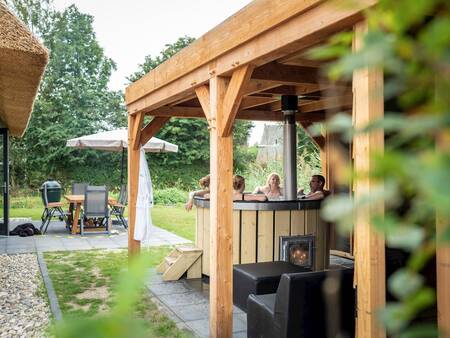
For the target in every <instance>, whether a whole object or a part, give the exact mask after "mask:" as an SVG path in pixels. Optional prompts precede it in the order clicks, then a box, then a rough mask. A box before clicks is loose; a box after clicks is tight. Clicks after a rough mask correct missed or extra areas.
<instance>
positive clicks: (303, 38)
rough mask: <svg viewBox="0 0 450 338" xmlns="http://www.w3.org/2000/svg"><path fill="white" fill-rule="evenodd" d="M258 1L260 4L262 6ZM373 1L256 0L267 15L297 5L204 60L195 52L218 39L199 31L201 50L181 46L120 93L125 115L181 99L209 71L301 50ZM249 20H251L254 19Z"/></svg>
mask: <svg viewBox="0 0 450 338" xmlns="http://www.w3.org/2000/svg"><path fill="white" fill-rule="evenodd" d="M262 2H264V6H261V4H262ZM376 2H377V0H360V1H358V2H357V3H356V4H355V5H354V6H352V7H351V8H350V7H348V6H345V5H344V3H345V0H336V1H332V2H329V1H326V2H322V1H314V4H315V6H313V7H312V8H309V9H308V10H307V11H305V10H304V9H305V8H304V9H303V10H301V11H300V10H299V9H300V7H305V4H304V3H303V2H301V3H300V2H297V1H291V0H289V1H284V4H283V6H280V4H279V3H278V1H262V0H261V1H258V3H259V4H260V6H258V9H259V10H260V11H262V12H264V13H271V17H272V16H274V15H275V14H274V13H275V12H274V11H273V10H272V9H270V8H269V7H274V8H275V11H276V12H278V11H280V10H281V11H282V12H283V13H287V12H288V11H287V10H286V6H291V4H292V5H293V6H297V7H298V8H297V10H296V13H297V14H296V15H294V16H292V15H290V16H289V18H284V19H283V20H282V21H280V23H279V24H278V25H277V24H275V23H274V22H271V23H270V28H271V29H267V28H266V29H265V30H264V31H263V32H259V33H258V34H255V33H256V32H257V30H253V32H252V34H253V37H252V38H249V39H248V40H245V41H241V42H240V43H239V44H238V45H236V40H235V41H234V42H233V43H234V44H233V46H228V45H222V46H221V47H220V53H221V54H220V55H212V54H211V53H209V55H205V58H204V59H203V58H201V57H199V53H200V52H202V51H205V52H212V49H211V44H213V43H214V45H216V44H220V43H221V42H223V41H219V40H217V41H210V37H212V36H214V38H215V39H217V36H216V34H214V35H208V37H207V38H206V37H205V36H203V37H202V38H201V39H199V40H198V41H203V42H205V43H206V42H208V44H209V45H205V47H204V48H205V50H203V49H202V48H200V47H199V45H198V44H196V45H194V44H193V45H191V46H189V47H188V48H186V49H185V52H180V53H178V54H177V55H178V56H177V55H176V56H174V57H173V58H171V59H169V60H168V61H166V62H165V63H164V64H162V65H160V66H159V67H157V68H155V69H154V70H153V71H151V72H150V73H149V74H147V75H146V76H145V77H143V78H142V79H141V80H138V81H136V82H135V83H133V84H131V85H130V86H128V87H127V90H126V95H125V96H126V103H127V106H128V111H129V113H130V114H135V113H137V112H140V111H143V112H149V111H151V110H153V109H156V108H159V107H161V106H164V105H167V104H170V103H172V102H174V101H176V100H177V99H182V98H183V97H184V96H186V95H188V94H189V92H190V93H192V90H193V89H194V88H195V87H197V86H200V85H203V84H207V83H208V81H209V79H210V78H211V76H213V75H214V76H217V75H219V76H224V75H227V74H228V75H229V73H230V72H231V71H233V70H234V69H235V68H236V66H237V65H245V64H247V63H250V62H251V63H252V64H254V65H255V66H259V65H263V64H266V63H268V62H271V61H273V60H277V59H279V58H281V57H284V56H286V55H290V54H292V53H293V52H295V51H299V50H304V49H305V48H308V47H310V46H312V45H314V44H316V43H317V42H318V41H322V40H323V38H324V37H325V36H327V35H329V34H331V33H333V32H336V31H339V30H342V29H346V28H348V27H350V26H351V25H353V24H354V23H356V22H358V21H359V20H361V19H362V10H363V9H365V8H367V7H370V6H372V5H374V4H375V3H376ZM300 4H302V5H300ZM246 9H247V8H246ZM269 9H270V10H272V12H271V11H270V10H269ZM232 18H233V17H232ZM235 18H236V17H234V19H235ZM234 19H233V20H234ZM251 21H252V22H254V20H253V19H252V20H251ZM245 22H248V20H247V21H245ZM208 34H209V33H208ZM211 34H213V33H212V32H211ZM228 35H229V34H224V36H228ZM235 35H236V34H233V36H235ZM203 42H202V43H203ZM197 49H198V53H197V52H196V51H197ZM189 55H192V56H189ZM183 58H185V59H183ZM194 58H195V59H197V60H200V61H196V60H194ZM199 62H200V63H201V64H199ZM169 73H170V74H169Z"/></svg>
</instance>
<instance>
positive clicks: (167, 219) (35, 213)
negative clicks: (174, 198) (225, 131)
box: [10, 197, 195, 241]
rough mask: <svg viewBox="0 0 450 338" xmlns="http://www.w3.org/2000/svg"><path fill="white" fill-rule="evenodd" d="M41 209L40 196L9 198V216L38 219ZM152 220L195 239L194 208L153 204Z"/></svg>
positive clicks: (155, 223)
mask: <svg viewBox="0 0 450 338" xmlns="http://www.w3.org/2000/svg"><path fill="white" fill-rule="evenodd" d="M67 209H68V207H67ZM42 210H43V207H42V201H41V199H40V197H12V198H11V208H10V217H31V219H33V220H40V219H41V214H42ZM126 214H127V212H125V215H126ZM152 220H153V224H154V225H156V226H158V227H160V228H163V229H166V230H168V231H171V232H173V233H175V234H177V235H179V236H181V237H184V238H186V239H189V240H191V241H194V239H195V210H192V211H190V212H186V210H184V207H183V206H182V205H174V206H164V205H155V206H154V207H153V208H152Z"/></svg>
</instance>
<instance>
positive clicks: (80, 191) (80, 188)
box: [72, 183, 89, 195]
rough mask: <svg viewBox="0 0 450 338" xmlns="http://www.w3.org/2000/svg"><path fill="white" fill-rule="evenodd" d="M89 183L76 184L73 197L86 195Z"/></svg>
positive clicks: (73, 186)
mask: <svg viewBox="0 0 450 338" xmlns="http://www.w3.org/2000/svg"><path fill="white" fill-rule="evenodd" d="M88 185H89V184H88V183H74V184H73V185H72V195H84V192H85V191H86V188H87V186H88Z"/></svg>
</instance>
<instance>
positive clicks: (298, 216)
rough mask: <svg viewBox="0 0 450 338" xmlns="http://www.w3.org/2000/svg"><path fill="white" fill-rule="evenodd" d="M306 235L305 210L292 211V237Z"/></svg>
mask: <svg viewBox="0 0 450 338" xmlns="http://www.w3.org/2000/svg"><path fill="white" fill-rule="evenodd" d="M304 234H305V210H291V236H296V235H304Z"/></svg>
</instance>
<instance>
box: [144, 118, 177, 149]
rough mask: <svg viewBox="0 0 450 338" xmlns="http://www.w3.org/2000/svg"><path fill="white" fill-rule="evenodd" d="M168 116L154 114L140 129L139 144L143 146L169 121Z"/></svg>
mask: <svg viewBox="0 0 450 338" xmlns="http://www.w3.org/2000/svg"><path fill="white" fill-rule="evenodd" d="M169 120H170V117H165V116H164V117H163V116H155V117H154V118H153V120H151V121H150V122H149V123H148V124H147V125H146V126H145V127H144V129H142V131H141V139H140V144H141V146H144V145H145V144H146V143H147V142H148V141H150V139H151V138H152V137H153V136H155V135H156V133H157V132H158V131H159V130H160V129H161V128H162V127H163V126H164V125H165V124H166V123H167V122H169Z"/></svg>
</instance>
